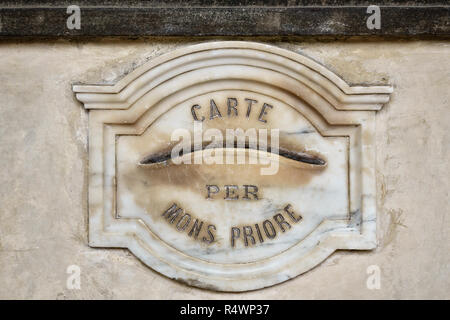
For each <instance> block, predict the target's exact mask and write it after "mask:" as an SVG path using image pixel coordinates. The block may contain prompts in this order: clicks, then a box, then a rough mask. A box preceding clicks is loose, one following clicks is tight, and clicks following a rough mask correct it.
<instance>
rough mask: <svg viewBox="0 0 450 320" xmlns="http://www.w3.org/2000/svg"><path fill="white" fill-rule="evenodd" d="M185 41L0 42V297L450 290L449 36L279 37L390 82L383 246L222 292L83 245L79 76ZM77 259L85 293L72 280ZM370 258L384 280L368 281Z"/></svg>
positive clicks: (345, 73) (384, 120)
mask: <svg viewBox="0 0 450 320" xmlns="http://www.w3.org/2000/svg"><path fill="white" fill-rule="evenodd" d="M191 42H193V41H171V40H170V41H164V42H161V41H159V42H158V41H156V40H152V39H147V40H140V41H137V40H136V41H124V40H121V41H112V40H111V41H101V42H65V41H56V42H40V43H39V42H23V43H13V42H10V43H8V42H6V43H5V42H4V43H2V44H0V83H1V84H0V163H1V170H0V298H2V299H11V298H26V299H38V298H44V299H79V298H83V299H86V298H87V299H91V298H117V299H119V298H125V299H167V298H174V299H183V298H186V299H192V298H199V299H219V298H225V299H234V298H236V299H258V298H265V299H300V298H306V299H310V298H322V299H329V298H330V299H337V298H362V299H372V298H387V299H390V298H431V299H432V298H446V299H449V298H450V280H449V273H450V267H449V264H450V218H449V211H450V210H449V209H450V208H449V197H448V190H449V161H448V159H449V143H450V140H449V139H450V138H449V126H450V112H449V96H450V93H449V92H450V91H449V88H450V46H449V43H448V42H447V43H442V42H280V41H272V42H271V43H273V44H275V45H278V46H280V47H284V48H287V49H290V50H293V51H296V52H299V53H302V54H305V55H307V56H309V57H311V58H313V59H315V60H317V61H319V62H321V63H323V64H325V65H326V66H328V67H329V68H330V69H332V70H333V71H335V72H336V73H337V74H339V75H341V76H342V77H343V78H344V79H345V80H346V81H347V82H349V83H354V84H359V83H371V84H374V83H392V84H393V85H394V87H395V89H394V93H393V95H392V100H391V102H390V103H389V104H388V105H386V106H385V108H384V109H383V110H382V111H381V112H379V113H378V115H377V130H378V131H377V136H376V145H377V152H378V153H377V187H378V196H377V197H378V239H379V246H378V248H377V249H376V250H374V251H371V252H356V251H355V252H349V251H347V252H337V253H335V254H333V255H332V256H331V257H330V258H329V259H328V260H326V261H325V262H324V263H322V264H321V265H320V266H318V267H317V268H315V269H313V270H311V271H310V272H308V273H306V274H304V275H301V276H299V277H297V278H295V279H293V280H290V281H288V282H285V283H283V284H280V285H277V286H274V287H271V288H267V289H262V290H258V291H253V292H248V293H241V294H229V293H227V294H224V293H216V292H212V291H207V290H200V289H196V288H190V287H187V286H185V285H182V284H179V283H177V282H175V281H172V280H170V279H167V278H165V277H164V276H161V275H159V274H157V273H156V272H154V271H152V270H151V269H149V268H147V267H146V266H145V265H143V264H142V263H140V262H139V261H138V260H137V259H136V258H135V257H134V256H132V255H131V254H130V253H129V252H128V251H127V250H122V249H98V248H90V247H88V246H87V197H86V194H87V113H86V112H85V111H84V110H83V109H82V106H81V104H80V103H78V102H77V101H76V100H75V99H74V94H73V93H72V90H71V84H72V83H74V82H84V83H86V82H88V83H99V82H100V83H113V82H115V81H117V79H118V78H120V77H122V76H123V74H125V73H127V72H129V71H130V70H132V69H133V68H135V67H136V66H137V65H140V64H142V63H144V62H145V61H146V60H147V59H150V58H152V57H154V56H156V55H159V54H161V53H164V52H167V51H170V50H171V49H173V48H175V47H178V46H182V45H187V44H190V43H191ZM269 42H270V41H269ZM72 264H76V265H79V266H80V267H81V290H68V289H67V288H66V279H67V276H68V275H67V274H66V268H67V267H68V266H69V265H72ZM374 264H375V265H378V266H379V267H380V268H381V289H380V290H369V289H367V287H366V279H367V276H368V275H367V274H366V268H367V267H368V266H370V265H374Z"/></svg>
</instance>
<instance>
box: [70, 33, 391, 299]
mask: <svg viewBox="0 0 450 320" xmlns="http://www.w3.org/2000/svg"><path fill="white" fill-rule="evenodd" d="M73 91H74V92H75V93H76V97H77V99H78V100H79V101H81V102H82V103H83V104H84V107H85V108H86V109H88V110H89V111H90V112H89V191H88V192H89V244H90V245H91V246H93V247H122V248H128V249H129V250H130V251H131V252H132V253H133V254H134V255H135V256H137V257H138V258H139V259H140V260H142V261H143V262H144V263H145V264H146V265H148V266H149V267H151V268H153V269H154V270H156V271H158V272H160V273H161V274H163V275H165V276H167V277H170V278H172V279H177V280H179V281H181V282H184V283H188V284H190V285H193V286H197V287H202V288H207V289H213V290H218V291H247V290H254V289H259V288H263V287H267V286H271V285H275V284H277V283H280V282H283V281H286V280H288V279H290V278H293V277H296V276H298V275H299V274H302V273H304V272H306V271H308V270H310V269H311V268H313V267H314V266H316V265H318V264H319V263H320V262H322V261H323V260H325V259H326V258H327V257H328V256H329V255H331V254H332V253H333V252H334V251H335V250H338V249H352V250H355V249H356V250H368V249H373V248H375V247H376V202H375V192H376V189H375V143H374V133H375V114H376V111H377V110H380V109H381V108H382V106H383V105H384V104H385V103H387V102H388V101H389V95H390V93H391V92H392V87H390V86H349V85H348V84H347V83H346V82H345V81H343V80H342V79H341V78H340V77H339V76H337V75H336V74H334V73H333V72H331V71H330V70H328V69H327V68H325V67H324V66H322V65H320V64H318V63H317V62H314V61H313V60H312V59H309V58H307V57H305V56H303V55H299V54H297V53H294V52H291V51H287V50H284V49H280V48H277V47H274V46H270V45H266V44H260V43H253V42H240V41H229V42H209V43H202V44H198V45H193V46H188V47H184V48H181V49H177V50H174V51H172V52H169V53H167V54H164V55H162V56H159V57H157V58H155V59H153V60H151V61H149V62H148V63H146V64H144V65H143V66H141V67H139V68H137V69H136V70H134V71H133V72H131V73H129V74H128V75H126V76H125V77H124V78H123V79H122V80H120V81H119V82H117V83H116V84H115V85H74V86H73ZM230 104H231V106H230ZM264 105H269V106H270V107H271V108H270V109H269V108H267V107H264ZM213 107H214V108H213ZM252 108H253V109H252ZM212 112H213V113H214V114H212ZM261 115H262V116H261ZM262 117H263V118H262ZM199 122H201V123H202V125H203V127H204V128H205V129H211V128H215V129H218V130H219V131H221V132H223V131H225V129H228V128H231V129H236V128H243V129H250V128H256V129H270V130H272V129H277V130H279V145H280V150H287V151H286V152H285V154H281V151H280V158H281V160H280V164H279V170H278V172H277V173H276V174H274V175H271V176H270V175H269V176H262V175H260V174H258V172H259V171H258V170H257V169H260V167H261V166H263V165H262V164H258V165H256V167H250V166H247V165H223V166H224V167H220V165H219V164H214V165H210V164H192V165H187V164H186V165H178V166H176V165H173V164H168V162H167V161H166V160H167V158H162V156H161V154H164V152H167V150H170V148H171V147H173V142H172V141H171V133H172V132H173V131H174V130H176V129H179V128H183V129H185V130H187V131H188V132H191V133H192V132H193V129H192V128H193V126H194V124H195V123H199ZM247 151H248V152H249V154H250V153H251V152H250V151H249V150H247ZM152 155H153V158H152ZM155 155H156V156H155ZM292 155H294V156H292ZM303 155H304V156H303ZM308 157H309V158H308ZM152 159H153V160H152ZM155 159H156V160H155ZM158 159H159V160H158ZM161 159H162V160H161ZM305 159H306V160H305ZM311 159H313V160H311ZM314 159H315V160H314ZM151 161H153V162H158V161H159V164H160V165H159V166H153V165H149V163H150V162H151ZM311 161H312V162H311ZM314 161H316V162H314ZM300 162H303V164H299V163H300ZM304 162H307V165H305V164H304ZM314 165H315V168H313V167H314ZM230 200H231V201H230Z"/></svg>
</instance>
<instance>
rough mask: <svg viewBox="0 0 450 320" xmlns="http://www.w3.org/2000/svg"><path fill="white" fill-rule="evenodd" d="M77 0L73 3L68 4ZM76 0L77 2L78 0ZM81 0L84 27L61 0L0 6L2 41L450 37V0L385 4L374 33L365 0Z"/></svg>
mask: <svg viewBox="0 0 450 320" xmlns="http://www.w3.org/2000/svg"><path fill="white" fill-rule="evenodd" d="M9 2H11V1H9ZM22 2H23V5H22ZM71 2H72V1H67V6H68V5H70V4H71ZM73 2H74V3H73V4H76V1H73ZM80 2H81V4H80V5H79V7H80V10H81V29H80V30H77V29H73V30H69V29H68V27H67V24H66V22H67V18H68V17H69V16H70V14H68V13H67V11H66V10H67V6H66V5H63V4H62V3H61V2H60V1H58V2H55V3H56V4H55V5H51V4H48V3H45V4H44V5H37V4H36V1H31V5H30V2H28V5H27V1H13V5H12V4H11V3H9V4H8V1H6V2H5V3H3V4H2V3H0V39H10V38H69V39H70V38H74V39H76V38H86V37H140V36H313V37H330V36H331V37H354V36H356V37H358V36H360V37H369V38H379V37H381V38H385V37H388V38H390V37H393V38H449V37H450V19H449V17H450V6H448V5H445V4H447V2H446V1H442V5H439V4H438V5H436V4H435V3H436V2H434V3H433V5H424V4H423V3H422V2H421V1H416V3H418V4H417V5H414V3H415V2H414V1H412V2H411V1H409V2H407V4H405V5H380V6H379V7H380V10H381V28H380V29H372V30H370V29H368V28H367V25H366V21H367V19H368V17H369V16H370V14H369V13H367V6H365V5H359V4H358V5H354V4H353V5H347V6H345V5H341V6H336V5H312V6H288V5H286V6H277V5H275V6H274V5H251V6H248V5H247V6H239V5H229V6H224V5H223V6H217V5H215V6H213V5H209V6H208V5H204V6H187V5H186V3H183V4H178V5H170V4H169V5H166V6H157V4H158V1H157V2H142V1H138V2H136V1H133V2H132V3H128V2H129V1H123V2H119V3H118V4H117V3H115V5H113V6H111V5H108V3H106V4H105V3H104V2H102V3H101V4H100V5H99V4H97V3H96V1H92V4H87V3H85V2H84V1H80ZM160 2H161V1H160ZM169 2H170V1H169ZM222 2H224V1H222ZM229 2H230V3H236V1H229ZM245 2H247V1H244V3H245ZM325 2H326V1H325ZM338 2H341V3H344V2H345V1H338ZM374 2H375V1H374ZM379 2H383V3H385V1H379ZM194 3H195V2H194ZM411 3H413V5H411ZM14 4H15V5H14ZM149 4H152V5H149ZM221 4H223V3H221ZM225 4H226V1H225Z"/></svg>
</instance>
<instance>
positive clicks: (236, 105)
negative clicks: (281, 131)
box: [191, 98, 273, 123]
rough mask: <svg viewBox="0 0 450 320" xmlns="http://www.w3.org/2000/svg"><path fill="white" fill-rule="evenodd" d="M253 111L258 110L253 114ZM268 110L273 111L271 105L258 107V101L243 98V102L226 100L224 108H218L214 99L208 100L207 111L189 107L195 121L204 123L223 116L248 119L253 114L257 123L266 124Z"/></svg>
mask: <svg viewBox="0 0 450 320" xmlns="http://www.w3.org/2000/svg"><path fill="white" fill-rule="evenodd" d="M239 109H241V111H239ZM255 109H259V110H257V111H256V112H255V111H254V110H255ZM270 109H273V106H272V105H270V104H268V103H265V102H263V103H262V104H261V105H260V106H258V100H255V99H250V98H245V99H244V101H240V100H239V99H237V98H227V100H226V102H225V103H224V107H222V108H221V107H219V106H218V104H217V103H216V101H215V100H214V99H210V100H209V109H208V108H207V107H206V106H201V105H199V104H194V105H193V106H192V107H191V114H192V117H193V118H194V120H195V121H205V120H206V119H209V120H213V119H215V118H222V117H224V116H227V117H238V116H240V115H241V114H242V115H245V117H246V118H247V119H249V118H250V116H252V115H253V114H254V115H255V117H256V118H257V119H258V121H261V122H264V123H266V122H267V120H266V115H267V114H268V112H269V110H270ZM205 110H207V111H205ZM220 110H222V111H220ZM208 111H209V112H208Z"/></svg>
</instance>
